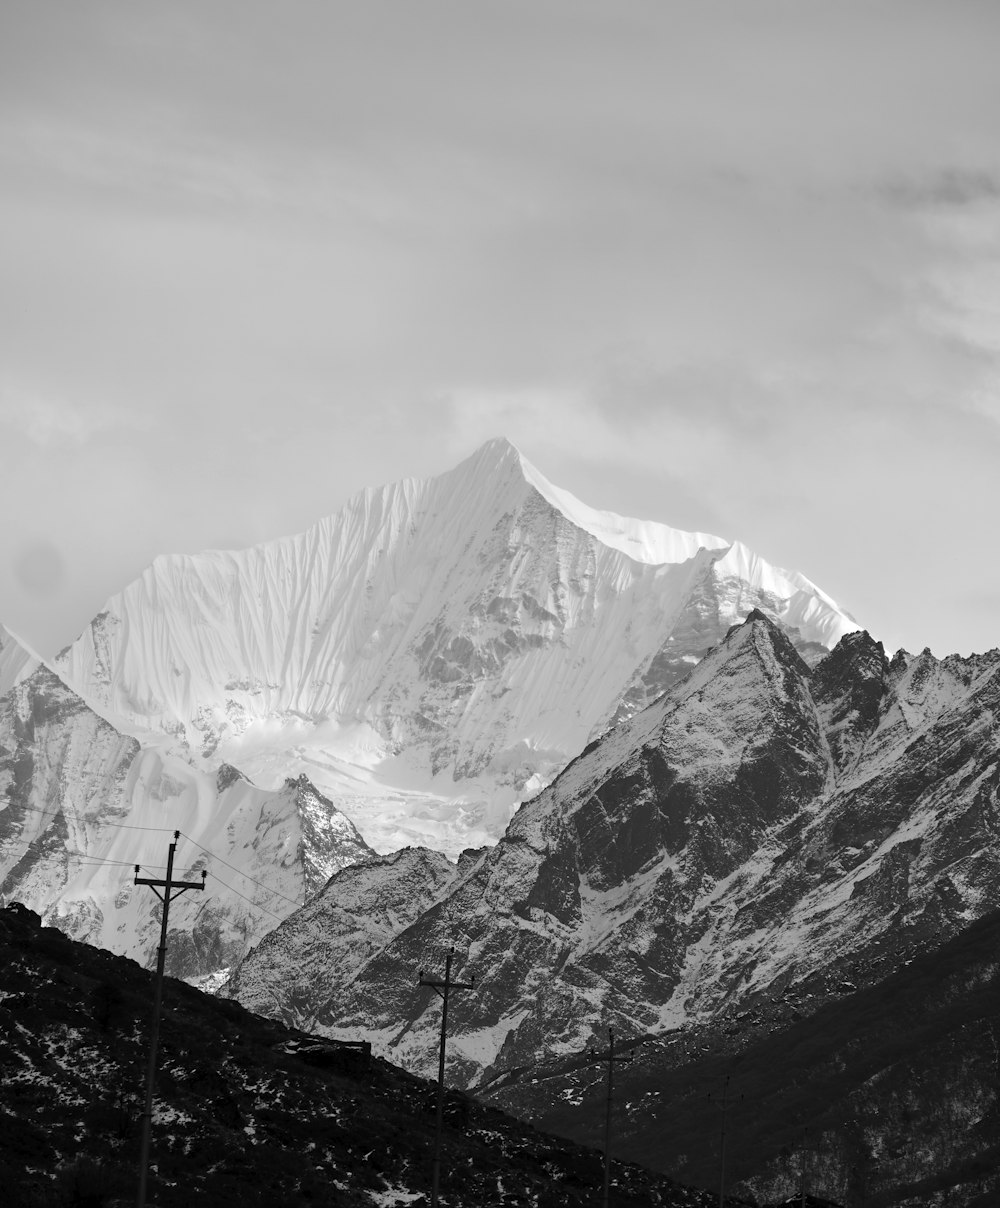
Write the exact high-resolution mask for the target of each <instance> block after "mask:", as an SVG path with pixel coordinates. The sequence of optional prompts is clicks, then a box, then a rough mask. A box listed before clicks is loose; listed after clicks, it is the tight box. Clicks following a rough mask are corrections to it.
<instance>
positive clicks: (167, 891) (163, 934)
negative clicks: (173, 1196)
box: [133, 831, 208, 1208]
mask: <svg viewBox="0 0 1000 1208" xmlns="http://www.w3.org/2000/svg"><path fill="white" fill-rule="evenodd" d="M180 837H181V832H180V831H174V841H173V843H171V844H170V851H169V853H168V855H167V877H166V880H165V881H161V880H158V879H156V878H153V877H140V876H139V865H138V864H137V865H136V866H135V879H134V881H133V884H134V885H148V886H150V888H151V889H152V890H153V893H155V894H156V896H157V897H158V898H159V899H160V901H161V902H162V903H163V914H162V917H161V919H160V947H159V949H158V950H157V954H156V988H155V990H154V992H153V1027H152V1033H151V1035H150V1038H149V1067H148V1069H147V1070H146V1110H145V1111H144V1112H143V1114H142V1143H141V1145H140V1149H139V1192H138V1195H137V1196H136V1201H135V1202H136V1208H146V1178H147V1175H148V1174H149V1134H150V1129H151V1127H152V1123H153V1087H154V1085H155V1083H156V1050H157V1046H158V1045H159V1042H160V1007H161V1004H162V1002H163V964H164V961H165V960H166V956H167V919H168V917H169V915H170V903H171V902H172V901H173V900H174V898H177V897H180V895H181V894H182V893H184V891H185V890H187V889H204V888H205V878H206V877H207V876H208V873H206V872H203V873H202V874H201V880H200V881H175V880H174V852H175V851H176V850H177V840H178V839H179V838H180ZM161 888H162V890H163V892H162V893H160V889H161Z"/></svg>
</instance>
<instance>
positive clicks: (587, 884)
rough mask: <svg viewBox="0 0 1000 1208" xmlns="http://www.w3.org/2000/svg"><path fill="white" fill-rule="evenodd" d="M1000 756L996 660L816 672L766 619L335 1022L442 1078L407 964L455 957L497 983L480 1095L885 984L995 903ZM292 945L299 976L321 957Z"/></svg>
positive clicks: (621, 742) (469, 1022) (462, 1042)
mask: <svg viewBox="0 0 1000 1208" xmlns="http://www.w3.org/2000/svg"><path fill="white" fill-rule="evenodd" d="M998 740H1000V652H998V651H993V652H991V653H989V654H986V655H982V656H978V657H974V658H969V659H959V658H949V659H945V660H942V661H938V660H935V659H933V657H932V656H930V655H929V654H928V653H926V652H925V653H924V654H923V655H920V656H918V657H917V658H915V659H911V658H909V656H907V655H905V653H904V654H900V655H899V656H897V658H896V659H894V660H893V661H892V662H891V663H890V662H888V661H887V660H886V658H885V655H884V653H883V651H882V648H881V646H880V645H878V644H877V643H875V642H873V641H872V640H871V639H870V638H869V637H868V635H867V634H849V635H847V636H845V637H844V638H843V639H842V641H841V643H840V644H839V646H838V647H837V649H836V650H835V651H834V652H833V653H832V654H831V655H829V656H828V657H827V659H825V660H824V661H823V662H821V663H820V664H819V665H818V666H817V667H816V668H815V670H812V671H811V670H810V668H809V667H808V666H807V665H806V664H805V663H804V662H803V661H802V659H801V658H800V656H799V655H798V653H797V652H796V650H795V649H794V648H793V646H792V644H791V643H790V642H789V640H788V638H787V637H786V636H785V635H784V634H783V633H782V632H781V631H780V630H779V629H778V628H777V627H776V626H775V625H774V624H773V623H772V622H771V621H770V620H769V619H768V618H766V617H765V616H764V615H763V614H762V613H753V614H751V616H750V618H749V619H748V620H747V622H746V623H745V624H743V625H741V626H739V627H737V628H734V629H733V630H732V632H731V633H730V634H729V635H728V636H727V637H726V638H725V639H724V641H723V642H722V643H721V644H720V645H719V646H718V647H717V648H716V649H715V650H713V651H712V652H711V653H710V654H709V655H708V656H707V657H706V658H705V659H703V661H702V662H701V663H700V664H699V665H698V666H697V667H696V668H695V669H694V671H693V672H692V673H691V675H690V676H689V678H688V679H687V680H685V681H683V682H682V683H680V684H677V685H675V686H674V688H672V689H671V691H670V692H669V693H668V694H667V695H665V696H664V697H663V698H662V699H660V700H659V701H657V702H655V703H654V704H653V705H651V706H650V707H648V708H647V709H646V710H645V711H643V712H642V713H639V714H637V715H636V716H634V717H633V718H631V719H630V720H628V721H627V722H625V723H624V724H622V725H621V726H619V727H618V728H617V729H615V730H614V731H612V732H611V733H609V734H606V735H605V736H604V737H603V738H602V739H600V740H599V741H597V742H595V743H594V744H592V746H591V747H589V748H588V749H587V750H586V751H585V752H584V753H583V754H582V755H580V756H579V758H577V759H576V760H574V761H573V762H572V763H570V765H569V766H568V767H567V768H566V769H565V771H564V772H563V773H562V774H561V775H560V776H559V777H558V778H557V779H556V780H555V781H554V782H553V783H552V784H551V785H550V786H549V787H548V788H547V789H545V790H544V791H543V792H542V793H541V794H540V795H538V796H537V797H536V798H535V799H534V800H532V801H531V802H529V803H527V804H526V805H524V806H522V808H521V809H520V811H519V812H518V814H517V815H516V817H515V818H514V819H513V821H512V822H511V824H510V826H509V828H508V830H507V832H506V834H505V835H504V837H503V839H502V840H501V841H500V843H499V844H498V845H497V846H496V847H494V848H493V849H492V850H490V851H488V852H486V853H485V854H484V855H483V856H481V857H480V858H479V859H478V860H477V861H476V862H475V863H474V864H473V865H472V866H471V867H470V868H469V869H468V871H466V872H465V873H464V874H460V876H459V877H458V879H457V880H456V883H455V884H454V885H453V886H452V887H451V888H450V889H449V891H448V893H447V895H446V896H445V897H444V898H443V899H442V900H440V901H437V902H436V903H435V904H434V905H433V906H432V907H431V908H430V909H428V910H426V911H425V912H424V913H423V915H422V916H421V917H419V918H418V919H417V920H416V921H415V922H413V923H412V924H410V925H408V926H405V927H404V928H403V929H401V931H400V932H399V934H398V935H397V936H396V937H395V938H394V939H393V940H392V941H391V942H389V943H388V944H386V946H385V947H384V948H383V949H382V950H381V951H380V952H378V953H376V954H375V955H374V956H370V957H368V958H367V959H366V962H365V963H364V964H363V965H361V966H355V970H356V971H352V972H351V973H350V974H349V975H347V976H346V977H345V978H343V979H342V980H340V981H339V982H338V983H337V985H336V993H335V994H330V993H329V989H330V987H329V983H324V991H323V1002H322V1010H323V1015H324V1019H325V1020H326V1021H327V1022H326V1023H325V1025H324V1026H326V1027H328V1028H329V1029H330V1031H331V1032H335V1033H336V1032H341V1031H342V1030H343V1029H345V1028H353V1029H355V1030H356V1032H358V1033H361V1034H367V1035H369V1036H371V1037H372V1038H373V1040H374V1041H375V1042H376V1043H377V1044H379V1045H381V1046H383V1047H384V1048H385V1049H386V1050H387V1051H388V1052H390V1053H392V1054H394V1055H395V1056H396V1057H397V1058H398V1059H401V1060H404V1061H405V1062H407V1063H409V1064H411V1065H413V1066H414V1067H415V1068H420V1069H427V1068H430V1066H431V1065H432V1064H433V1054H434V1052H435V1045H436V1029H437V1022H438V1016H437V1014H436V1013H435V1010H434V1009H433V1004H432V1003H431V1002H429V1001H428V999H427V996H426V994H425V993H424V992H422V991H421V990H420V989H419V988H418V987H417V986H416V985H415V984H414V978H413V971H414V969H416V968H418V967H420V966H423V967H425V968H431V969H433V968H435V967H436V966H441V967H442V968H443V962H444V955H445V953H446V951H447V949H448V947H449V946H450V945H452V944H456V945H457V947H458V951H459V954H460V963H459V965H458V974H459V975H460V976H461V977H462V978H463V979H467V978H468V977H470V976H472V977H474V978H475V981H476V985H477V989H476V992H475V993H474V994H466V995H462V996H460V998H459V999H457V1000H456V1002H455V1004H454V1005H453V1007H452V1011H451V1014H450V1016H449V1020H450V1024H449V1027H450V1034H451V1037H452V1039H451V1042H450V1047H449V1052H450V1054H451V1055H452V1058H451V1059H452V1060H453V1062H454V1068H455V1070H456V1072H457V1073H458V1074H459V1076H461V1077H464V1078H465V1079H466V1080H467V1081H468V1082H473V1083H474V1082H476V1081H477V1080H481V1079H483V1078H484V1077H489V1076H491V1075H492V1074H495V1073H496V1072H497V1071H498V1070H502V1069H507V1068H511V1067H515V1066H520V1065H525V1064H531V1063H532V1062H533V1061H535V1060H537V1059H538V1058H539V1056H540V1055H541V1054H542V1053H543V1052H544V1053H549V1054H552V1053H560V1052H571V1051H579V1050H580V1049H581V1048H582V1047H583V1046H584V1045H585V1044H586V1042H587V1041H589V1040H590V1039H591V1038H592V1037H593V1036H594V1035H595V1033H596V1032H597V1031H598V1029H601V1028H603V1027H605V1026H607V1025H608V1024H612V1025H614V1026H615V1027H616V1028H617V1029H619V1031H620V1032H623V1033H629V1032H632V1033H635V1032H651V1033H657V1032H659V1031H663V1030H666V1029H671V1028H675V1027H678V1026H683V1027H687V1028H691V1027H697V1026H698V1025H704V1024H709V1025H720V1024H722V1023H724V1022H725V1021H726V1020H733V1019H735V1017H736V1015H737V1014H739V1013H740V1012H743V1011H747V1010H750V1009H753V1010H754V1011H756V1010H757V1009H758V1008H759V1007H761V1004H769V1003H771V1002H772V1001H773V1000H777V999H778V998H780V995H781V993H782V992H784V991H785V990H788V989H789V988H790V987H791V988H795V987H798V988H799V989H802V988H803V987H808V992H809V993H810V994H811V995H812V996H813V998H812V1000H811V1001H820V1000H822V998H823V996H824V995H825V994H828V993H836V992H838V991H837V987H838V986H840V985H841V983H845V984H846V983H850V984H853V985H862V984H865V983H867V982H871V981H874V980H876V979H877V978H878V977H881V976H883V975H884V974H885V973H886V972H888V971H890V970H891V969H892V968H894V967H895V966H896V964H898V963H899V962H900V961H902V960H905V959H907V957H908V956H909V955H911V954H912V953H913V952H914V951H916V950H917V949H918V948H925V947H926V946H928V945H933V944H934V943H937V942H940V941H941V940H942V939H944V938H946V937H947V936H950V935H953V934H955V933H956V932H957V931H959V930H960V929H961V928H962V927H963V926H965V925H966V923H967V922H968V921H970V920H972V919H973V918H976V917H979V916H980V915H981V914H983V913H984V912H986V911H987V910H989V909H993V908H996V907H997V906H998V905H1000V889H998V886H1000V843H998V830H1000V806H998V802H997V790H998V786H1000V757H998V754H997V750H998V745H1000V741H998ZM335 884H336V882H334V885H335ZM284 932H285V936H286V937H287V946H286V947H285V948H284V950H283V952H282V955H281V960H282V962H283V963H284V964H285V965H286V966H292V965H294V964H295V962H296V959H297V951H298V949H297V946H296V945H297V944H298V943H301V942H302V940H301V937H298V938H297V937H296V933H295V930H294V929H293V928H292V927H290V926H288V925H286V928H285V929H284ZM279 934H280V933H279ZM274 938H275V941H276V942H277V936H276V937H274ZM333 946H334V949H336V947H337V943H336V942H334V945H333ZM331 958H332V963H333V969H335V968H336V959H338V958H337V957H336V952H335V951H332V952H331ZM253 962H254V958H251V960H250V961H249V962H248V965H251V964H253ZM271 992H272V993H273V994H274V996H275V999H276V1000H277V1001H278V1002H280V1001H281V999H282V993H283V991H282V989H281V987H280V985H278V984H272V986H271ZM296 1010H298V1011H300V1012H304V1013H308V1012H309V1011H310V1010H312V1008H311V1006H310V1005H309V1004H308V1003H304V1002H302V1001H299V1002H297V1005H296ZM766 1010H768V1011H771V1012H772V1013H773V1010H774V1008H773V1007H770V1006H768V1007H766ZM313 1014H314V1017H315V1018H316V1020H317V1022H321V1021H319V1016H318V1012H317V1011H313Z"/></svg>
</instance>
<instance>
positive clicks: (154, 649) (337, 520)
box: [55, 440, 857, 859]
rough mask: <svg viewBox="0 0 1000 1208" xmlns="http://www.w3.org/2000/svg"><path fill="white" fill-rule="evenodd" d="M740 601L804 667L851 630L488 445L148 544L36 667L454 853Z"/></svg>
mask: <svg viewBox="0 0 1000 1208" xmlns="http://www.w3.org/2000/svg"><path fill="white" fill-rule="evenodd" d="M755 607H756V608H761V609H763V610H764V611H765V612H766V613H767V614H768V615H769V616H771V617H773V618H774V619H775V620H776V621H777V622H778V623H779V624H780V625H781V626H782V627H783V628H784V629H785V630H786V631H787V632H788V634H789V636H790V637H791V638H792V640H793V641H794V642H795V643H796V645H797V647H798V648H799V649H800V651H801V652H802V653H803V655H804V656H805V657H806V658H807V659H809V660H811V661H815V659H816V658H817V657H819V656H820V655H822V654H823V653H825V651H826V650H827V649H828V648H829V647H831V646H833V645H834V644H835V643H836V642H837V640H838V639H839V638H840V637H841V636H842V635H843V634H844V633H846V632H849V631H851V630H853V629H856V628H857V626H856V625H855V623H854V622H853V621H852V620H851V618H850V617H849V616H848V615H847V614H846V613H844V612H843V611H842V610H841V609H839V608H838V607H837V605H836V604H835V603H834V602H833V601H832V600H831V599H830V598H829V597H827V596H826V595H824V593H823V592H821V591H820V590H819V589H818V588H817V587H815V586H814V585H813V584H811V583H810V582H809V581H808V580H807V579H805V578H803V577H802V576H801V575H798V574H796V573H794V572H786V571H780V570H777V569H775V568H774V567H771V566H769V565H768V564H766V563H765V562H763V561H762V560H761V559H759V558H757V557H756V556H755V555H753V554H751V553H750V552H749V551H748V550H746V549H745V548H744V547H743V546H741V545H739V544H738V543H737V544H731V543H729V542H726V541H724V540H722V539H721V538H718V537H713V536H710V535H707V534H700V533H683V532H679V531H678V530H675V529H670V528H668V527H666V526H664V525H658V524H653V523H649V522H641V521H633V520H627V519H623V518H621V517H618V516H614V515H612V514H610V513H601V512H596V511H594V510H593V509H590V508H588V507H587V506H586V505H584V504H582V503H581V502H580V501H579V500H576V499H575V498H574V497H573V496H571V495H569V494H568V493H566V492H564V491H561V490H560V489H559V488H557V487H554V486H552V485H551V484H550V483H548V482H546V480H545V479H544V478H543V477H542V476H541V475H540V474H539V473H538V472H537V471H536V470H535V469H534V468H533V467H532V466H530V465H529V464H528V463H527V462H526V461H525V460H524V459H523V458H522V457H521V455H520V454H519V453H518V452H517V450H516V449H514V448H513V447H512V446H511V445H510V444H508V443H507V442H506V441H502V440H498V441H491V442H490V443H488V444H487V445H485V446H484V447H483V448H482V449H480V450H479V451H478V452H477V453H476V454H475V455H473V456H472V457H471V458H470V459H468V460H467V461H465V462H463V463H462V464H461V465H459V466H458V467H457V468H456V469H454V470H452V471H450V472H449V473H446V474H444V475H442V476H441V477H439V478H435V479H432V480H429V481H424V482H417V481H412V480H408V481H404V482H401V483H397V484H394V485H392V486H389V487H385V488H381V489H379V490H369V491H365V492H364V493H362V494H361V495H359V496H357V497H356V498H354V499H353V500H352V501H351V502H350V503H349V504H348V505H347V506H346V507H345V508H344V509H343V510H342V511H341V512H339V513H337V514H336V515H334V516H332V517H329V518H327V519H326V520H324V521H322V522H320V523H319V524H317V525H316V526H314V527H313V528H312V529H310V530H308V531H307V532H305V533H302V534H300V535H299V536H297V537H291V538H287V539H283V540H279V541H272V542H269V543H267V544H265V545H261V546H257V547H254V548H252V549H248V550H243V551H239V552H234V553H223V552H210V553H204V554H199V555H196V556H190V557H188V556H183V557H182V556H175V557H165V558H159V559H157V560H156V561H155V562H154V563H153V565H152V566H151V567H150V568H149V569H148V570H147V571H146V572H145V573H144V574H143V575H142V577H141V578H140V579H138V580H136V581H135V582H134V583H132V584H130V585H129V586H128V587H127V588H126V589H125V590H124V591H123V592H122V593H121V594H120V595H118V596H116V597H114V598H113V599H111V600H110V601H109V602H108V604H107V606H106V607H105V609H104V610H103V611H102V612H101V613H100V614H99V616H97V617H96V618H95V619H94V621H93V622H92V624H91V625H90V627H89V628H88V629H87V630H86V631H85V632H84V634H83V635H82V636H81V637H80V638H79V639H78V641H77V642H75V643H74V644H73V645H72V646H70V647H68V648H67V649H66V650H64V651H63V652H62V653H61V654H60V655H59V656H58V657H57V659H56V662H55V667H56V670H57V671H58V672H59V674H60V675H61V676H62V677H63V678H64V679H65V681H66V682H67V683H68V684H70V685H71V686H72V687H73V688H74V689H75V690H76V691H77V692H78V693H79V694H80V695H81V696H82V697H83V698H84V699H85V700H87V701H88V702H89V703H90V704H92V705H93V706H94V707H95V708H96V709H97V710H98V711H99V712H101V713H102V714H103V715H105V716H106V717H108V718H109V719H111V720H112V721H113V722H114V724H115V725H116V726H117V727H118V728H119V729H121V730H122V731H123V732H126V733H129V734H131V735H133V736H135V737H136V738H137V739H138V740H139V741H140V742H141V744H142V745H143V746H144V747H156V748H158V749H161V750H164V751H167V752H169V753H170V754H173V755H179V756H180V757H181V758H183V759H185V760H187V761H189V762H191V763H193V764H194V765H195V766H197V767H199V768H201V769H204V770H207V771H210V772H211V771H214V770H215V769H216V768H217V767H218V766H219V765H220V764H221V763H223V762H225V763H229V764H232V765H233V766H235V767H238V768H240V769H241V771H243V772H244V773H245V774H246V775H247V776H248V777H249V778H250V779H251V780H253V781H254V782H255V783H257V784H259V785H261V786H263V787H265V788H271V789H276V788H277V787H279V786H280V785H281V784H282V783H283V782H284V781H285V779H286V778H287V777H289V776H298V775H300V774H305V775H306V776H308V778H309V780H310V781H311V782H312V783H313V784H315V785H316V786H317V788H318V789H319V790H320V791H321V792H322V793H323V794H324V795H325V796H326V797H327V798H329V799H330V800H331V801H332V802H333V803H334V805H335V806H336V807H337V808H339V809H341V810H342V811H343V812H344V813H346V814H347V815H348V816H349V817H351V818H352V819H353V821H354V822H355V823H356V824H357V825H358V827H359V829H360V830H361V832H362V834H364V836H365V838H366V840H367V841H368V842H369V843H370V844H371V845H372V846H373V848H375V849H376V850H377V851H380V852H389V851H393V850H396V849H398V848H400V847H402V846H405V845H409V844H415V845H423V846H429V847H433V848H435V849H437V850H440V851H444V852H446V853H447V854H448V855H449V856H450V857H451V858H452V859H454V858H456V857H457V856H458V854H459V852H460V851H462V850H463V849H465V848H467V847H473V846H480V845H482V844H484V843H492V842H495V841H496V840H497V839H498V838H499V837H500V835H501V834H502V833H503V830H504V828H505V826H506V824H507V822H508V820H509V818H510V816H511V813H512V811H513V810H514V809H515V808H516V806H517V804H518V803H519V802H521V801H522V800H525V799H527V798H529V797H531V796H533V795H534V794H535V793H537V792H538V791H539V790H540V789H541V788H542V787H543V786H544V785H545V784H546V783H548V782H549V781H550V780H551V779H552V778H553V777H554V776H555V775H556V774H557V773H558V772H559V771H560V770H561V769H562V768H563V767H564V766H565V765H566V763H567V762H568V761H569V760H570V759H572V758H573V757H574V756H576V755H577V754H578V753H579V752H580V751H581V750H582V749H583V747H584V746H585V745H586V744H587V743H588V742H589V741H591V740H592V739H593V738H594V737H595V736H596V735H598V734H600V733H602V732H603V731H604V730H605V729H607V728H608V726H609V725H610V724H612V723H613V722H617V721H620V720H622V719H624V718H627V717H629V716H631V714H632V713H634V712H635V711H636V710H638V709H641V708H643V707H644V706H645V705H646V704H648V703H649V702H650V701H651V700H652V699H654V698H655V697H656V696H657V695H659V694H660V693H661V692H663V691H664V690H665V689H666V688H668V687H670V685H671V684H674V683H676V682H677V681H678V679H680V678H682V677H683V676H684V675H686V674H687V673H688V672H689V671H690V669H691V667H692V666H693V665H694V664H695V663H697V662H698V660H699V659H701V658H702V657H703V656H704V654H705V652H706V651H707V650H708V649H710V648H711V647H712V646H715V645H717V644H718V642H719V641H720V640H721V639H722V637H723V635H724V634H725V633H726V631H727V629H728V628H729V627H730V625H732V624H733V623H735V622H737V621H740V620H742V619H743V617H745V616H746V615H747V613H748V612H749V611H750V609H751V608H755Z"/></svg>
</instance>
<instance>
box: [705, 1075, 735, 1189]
mask: <svg viewBox="0 0 1000 1208" xmlns="http://www.w3.org/2000/svg"><path fill="white" fill-rule="evenodd" d="M729 1077H730V1076H729V1074H726V1076H725V1078H723V1080H722V1104H721V1107H722V1125H721V1132H720V1135H719V1208H723V1206H724V1204H725V1202H726V1113H727V1111H728V1110H729ZM709 1098H710V1099H711V1098H712V1096H711V1095H709ZM742 1099H743V1096H742V1095H740V1096H739V1097H738V1099H737V1100H736V1101H737V1102H738V1103H739V1102H741V1101H742Z"/></svg>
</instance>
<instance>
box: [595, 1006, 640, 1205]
mask: <svg viewBox="0 0 1000 1208" xmlns="http://www.w3.org/2000/svg"><path fill="white" fill-rule="evenodd" d="M590 1056H591V1057H593V1058H594V1059H595V1060H596V1061H607V1063H608V1093H607V1100H606V1103H605V1108H604V1188H603V1191H602V1194H601V1205H602V1208H608V1202H609V1199H610V1196H611V1101H612V1098H613V1095H614V1071H615V1065H616V1064H619V1065H628V1063H629V1062H630V1061H632V1060H633V1058H634V1057H635V1049H630V1050H629V1054H628V1056H627V1057H625V1056H616V1054H615V1033H614V1029H612V1028H608V1051H607V1053H597V1052H594V1051H593V1050H591V1052H590Z"/></svg>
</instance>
